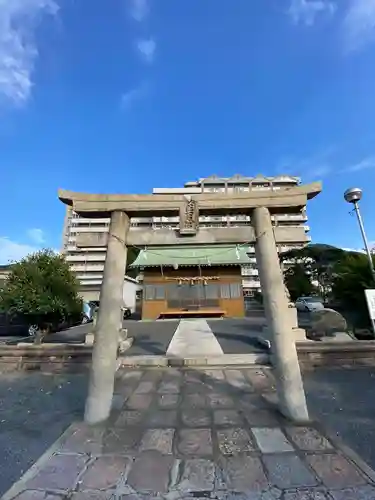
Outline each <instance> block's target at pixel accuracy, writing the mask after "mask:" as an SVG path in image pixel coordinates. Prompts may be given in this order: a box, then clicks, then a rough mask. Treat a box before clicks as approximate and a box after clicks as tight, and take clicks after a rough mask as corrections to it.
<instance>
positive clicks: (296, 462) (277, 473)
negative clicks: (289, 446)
mask: <svg viewBox="0 0 375 500" xmlns="http://www.w3.org/2000/svg"><path fill="white" fill-rule="evenodd" d="M263 462H264V464H265V466H266V468H267V471H268V477H269V479H270V481H271V482H272V483H273V484H274V485H275V486H276V487H277V488H281V489H286V488H298V487H305V488H307V487H309V486H315V485H316V484H317V480H316V478H315V477H314V475H313V474H312V473H311V472H310V471H309V469H308V468H307V467H306V466H305V464H304V463H303V462H302V460H301V459H300V458H299V457H298V456H297V455H294V454H291V453H282V454H280V455H263Z"/></svg>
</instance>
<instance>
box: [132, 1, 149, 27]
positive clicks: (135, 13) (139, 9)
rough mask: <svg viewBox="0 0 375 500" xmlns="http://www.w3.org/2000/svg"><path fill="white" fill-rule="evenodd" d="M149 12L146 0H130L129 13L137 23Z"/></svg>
mask: <svg viewBox="0 0 375 500" xmlns="http://www.w3.org/2000/svg"><path fill="white" fill-rule="evenodd" d="M149 13H150V7H149V4H148V0H131V5H130V15H131V16H132V17H133V19H135V20H136V21H138V22H139V23H140V22H142V21H144V20H145V19H146V17H147V16H148V15H149Z"/></svg>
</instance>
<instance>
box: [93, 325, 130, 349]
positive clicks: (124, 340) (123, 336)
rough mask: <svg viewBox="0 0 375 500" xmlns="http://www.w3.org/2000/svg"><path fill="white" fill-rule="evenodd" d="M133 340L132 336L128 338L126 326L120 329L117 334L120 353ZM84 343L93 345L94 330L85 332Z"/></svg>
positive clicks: (127, 347) (128, 346)
mask: <svg viewBox="0 0 375 500" xmlns="http://www.w3.org/2000/svg"><path fill="white" fill-rule="evenodd" d="M133 342H134V338H133V337H129V338H128V330H127V329H126V328H123V329H121V331H120V332H119V336H118V352H119V353H120V354H123V353H124V352H125V351H127V350H128V349H129V348H130V347H131V346H132V345H133ZM85 345H88V346H92V345H94V332H91V333H87V334H86V337H85Z"/></svg>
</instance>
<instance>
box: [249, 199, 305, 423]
mask: <svg viewBox="0 0 375 500" xmlns="http://www.w3.org/2000/svg"><path fill="white" fill-rule="evenodd" d="M252 222H253V227H254V232H255V256H256V260H257V264H258V270H259V277H260V283H261V287H262V293H263V299H264V309H265V312H266V318H267V324H268V327H269V328H270V330H271V333H272V343H271V348H272V354H273V361H274V365H275V371H276V377H275V379H276V385H277V395H278V398H279V406H280V411H281V412H282V413H283V414H284V415H285V416H286V417H287V418H290V419H291V420H293V421H294V422H307V421H308V420H309V414H308V411H307V405H306V397H305V391H304V388H303V382H302V376H301V370H300V366H299V362H298V355H297V350H296V343H295V338H294V336H293V334H292V331H291V324H290V318H289V314H290V313H289V307H288V298H287V296H286V292H285V286H284V280H283V275H282V271H281V266H280V262H279V256H278V253H277V247H276V242H275V236H274V232H273V227H272V221H271V216H270V212H269V210H268V208H266V207H259V208H255V209H254V211H253V216H252Z"/></svg>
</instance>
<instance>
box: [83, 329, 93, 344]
mask: <svg viewBox="0 0 375 500" xmlns="http://www.w3.org/2000/svg"><path fill="white" fill-rule="evenodd" d="M85 344H86V345H94V333H93V332H90V333H86V336H85Z"/></svg>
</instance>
